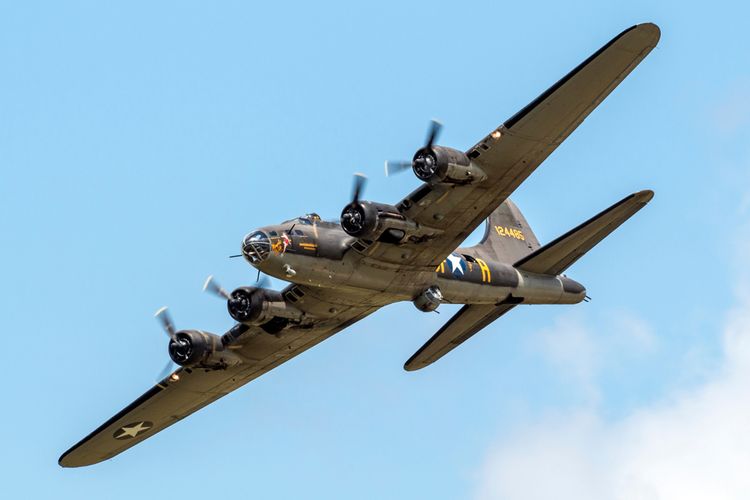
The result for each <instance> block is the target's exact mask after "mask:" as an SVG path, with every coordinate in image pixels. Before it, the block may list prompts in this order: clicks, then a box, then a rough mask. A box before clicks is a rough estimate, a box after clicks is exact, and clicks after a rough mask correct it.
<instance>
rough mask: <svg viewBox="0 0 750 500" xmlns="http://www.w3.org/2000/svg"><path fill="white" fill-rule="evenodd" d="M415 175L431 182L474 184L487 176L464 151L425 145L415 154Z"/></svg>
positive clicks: (413, 161)
mask: <svg viewBox="0 0 750 500" xmlns="http://www.w3.org/2000/svg"><path fill="white" fill-rule="evenodd" d="M412 170H413V171H414V175H416V176H417V178H419V179H420V180H422V181H424V182H427V183H430V184H437V183H441V182H444V183H448V184H472V183H474V182H481V181H483V180H485V179H486V178H487V174H485V173H484V171H483V170H482V169H481V168H479V167H478V166H477V165H475V164H473V163H472V162H471V160H469V157H468V156H466V155H465V154H464V153H463V152H461V151H458V150H456V149H452V148H447V147H444V146H429V147H424V148H422V149H420V150H419V151H417V152H416V153H415V154H414V159H413V160H412Z"/></svg>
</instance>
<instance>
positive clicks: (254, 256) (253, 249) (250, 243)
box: [242, 231, 271, 265]
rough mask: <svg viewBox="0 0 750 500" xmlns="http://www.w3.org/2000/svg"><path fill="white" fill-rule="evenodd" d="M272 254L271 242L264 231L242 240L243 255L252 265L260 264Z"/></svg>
mask: <svg viewBox="0 0 750 500" xmlns="http://www.w3.org/2000/svg"><path fill="white" fill-rule="evenodd" d="M270 253H271V240H270V239H269V238H268V235H267V234H266V233H264V232H263V231H255V232H252V233H250V234H248V235H247V236H245V239H244V240H242V255H244V256H245V259H247V260H248V261H249V262H250V263H251V264H254V265H255V264H260V263H261V262H263V261H264V260H266V259H267V258H268V256H269V255H270Z"/></svg>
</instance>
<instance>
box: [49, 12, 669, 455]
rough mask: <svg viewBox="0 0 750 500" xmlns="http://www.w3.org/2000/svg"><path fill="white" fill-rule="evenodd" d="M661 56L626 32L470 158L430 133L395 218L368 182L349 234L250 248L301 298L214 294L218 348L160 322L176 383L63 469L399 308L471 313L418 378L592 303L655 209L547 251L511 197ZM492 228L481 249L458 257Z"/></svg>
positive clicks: (95, 436)
mask: <svg viewBox="0 0 750 500" xmlns="http://www.w3.org/2000/svg"><path fill="white" fill-rule="evenodd" d="M658 40H659V28H658V27H657V26H655V25H653V24H641V25H637V26H633V27H632V28H629V29H627V30H625V31H623V32H622V33H620V34H619V35H617V36H616V37H615V38H614V39H613V40H612V41H610V42H609V43H607V44H606V45H605V46H604V47H602V48H601V49H600V50H598V51H597V52H596V53H594V54H593V55H592V56H591V57H589V58H588V59H586V60H585V61H584V62H583V63H582V64H580V65H579V66H578V67H576V68H575V69H573V71H571V72H570V73H568V74H567V75H566V76H565V77H564V78H563V79H562V80H560V81H559V82H557V83H555V84H554V85H553V86H552V87H550V88H549V89H548V90H547V91H545V92H544V93H543V94H541V95H540V96H539V97H538V98H536V99H535V100H534V101H532V102H531V103H530V104H529V105H527V106H526V107H524V108H523V109H522V110H521V111H519V112H518V113H516V114H515V115H513V116H512V117H511V118H510V119H509V120H507V121H506V122H505V123H503V124H502V125H500V126H499V127H498V128H497V129H495V130H493V131H492V132H491V133H490V134H489V135H488V136H487V137H485V138H483V139H482V140H480V141H479V142H478V143H477V144H476V145H475V146H473V147H471V148H469V149H468V150H467V151H466V152H461V151H457V150H455V149H451V148H447V147H444V146H438V145H436V144H435V143H434V141H435V139H436V136H437V134H438V131H439V127H438V126H437V125H436V124H434V123H433V127H432V130H431V131H430V134H429V136H428V140H427V144H426V145H425V146H424V147H422V148H421V149H419V150H418V151H417V153H416V154H415V155H414V159H413V161H412V162H410V163H409V164H408V166H409V167H411V168H412V169H413V171H414V173H415V174H416V176H417V177H418V178H419V179H420V180H422V181H424V183H423V184H422V185H421V186H420V187H419V188H418V189H417V190H415V191H414V192H412V193H411V194H409V195H408V196H406V198H404V199H403V200H401V201H400V202H398V203H397V204H396V205H387V204H383V203H374V202H369V201H363V200H361V199H360V194H361V189H362V185H363V179H362V178H357V181H356V182H355V189H354V196H353V199H352V201H351V203H349V204H348V205H347V206H346V207H344V210H343V212H342V214H341V220H340V223H330V222H324V221H322V220H320V218H319V217H318V216H316V215H314V214H313V215H309V216H305V217H300V218H298V219H294V220H290V221H287V222H284V223H282V224H279V225H275V226H267V227H263V228H261V229H259V230H257V231H254V232H251V233H250V234H249V235H248V236H246V237H245V239H244V240H243V242H242V255H243V256H244V258H245V259H246V260H247V261H248V262H249V263H250V264H251V265H252V266H254V267H255V268H257V269H258V270H259V272H260V271H262V272H263V273H267V274H268V275H271V276H274V277H277V278H280V279H283V280H286V281H289V282H291V284H290V285H289V286H288V287H287V288H285V289H284V290H282V291H280V292H279V291H273V290H268V289H265V288H262V287H260V286H255V287H252V286H249V287H242V288H238V289H237V290H234V291H233V292H231V293H228V292H226V291H225V290H224V289H222V288H221V287H220V286H218V285H217V284H216V282H214V281H212V280H211V279H209V280H208V281H207V283H206V287H207V288H209V289H210V290H212V291H214V292H215V293H217V294H219V295H221V296H223V297H224V298H226V299H227V307H228V310H229V314H230V315H231V316H232V318H233V319H234V320H235V321H236V322H237V323H236V324H235V325H234V326H233V327H232V328H231V329H230V330H229V331H228V332H226V333H225V334H223V335H221V336H219V335H214V334H212V333H208V332H205V331H201V330H180V331H176V330H175V328H174V326H173V324H172V321H171V320H170V319H169V316H168V315H167V314H166V311H165V310H163V309H162V310H160V311H159V313H157V316H158V317H159V318H160V319H161V321H162V322H163V325H164V327H165V329H166V331H167V334H168V335H169V338H170V340H169V355H170V357H171V358H172V360H174V362H175V363H177V364H178V365H180V368H179V369H178V370H177V371H175V372H174V373H172V374H170V375H169V376H166V377H165V378H164V379H163V380H161V381H160V382H159V383H158V384H156V385H155V386H154V387H152V388H151V389H149V390H148V391H146V393H145V394H143V395H142V396H141V397H139V398H138V399H136V400H135V401H134V402H133V403H131V404H130V405H129V406H127V407H126V408H125V409H123V410H122V411H121V412H119V413H118V414H117V415H115V416H114V417H112V418H111V419H109V420H108V421H107V422H105V423H104V424H102V425H101V426H100V427H99V428H98V429H96V430H95V431H94V432H92V433H91V434H89V435H88V436H86V437H85V438H84V439H83V440H81V441H80V442H79V443H78V444H76V445H75V446H73V447H72V448H71V449H70V450H68V451H67V452H65V453H64V454H63V455H62V457H60V460H59V463H60V465H62V466H64V467H79V466H83V465H90V464H94V463H97V462H100V461H102V460H106V459H109V458H111V457H113V456H115V455H117V454H118V453H121V452H122V451H124V450H126V449H128V448H130V447H131V446H133V445H135V444H137V443H139V442H140V441H142V440H144V439H147V438H149V437H150V436H152V435H154V434H156V433H157V432H159V431H161V430H162V429H164V428H165V427H168V426H170V425H172V424H173V423H175V422H177V421H178V420H180V419H182V418H185V417H186V416H188V415H190V414H191V413H193V412H194V411H196V410H198V409H200V408H202V407H203V406H205V405H207V404H209V403H211V402H213V401H215V400H217V399H218V398H220V397H222V396H224V395H225V394H228V393H229V392H231V391H233V390H235V389H237V388H238V387H240V386H242V385H244V384H246V383H247V382H249V381H251V380H253V379H254V378H256V377H259V376H260V375H262V374H264V373H266V372H268V371H269V370H271V369H273V368H275V367H277V366H278V365H280V364H282V363H284V362H285V361H288V360H289V359H291V358H292V357H294V356H296V355H298V354H300V353H301V352H303V351H305V350H307V349H309V348H310V347H312V346H314V345H315V344H317V343H318V342H321V341H323V340H325V339H326V338H328V337H330V336H331V335H333V334H335V333H337V332H339V331H341V330H343V329H344V328H346V327H348V326H350V325H352V324H353V323H355V322H357V321H359V320H361V319H362V318H364V317H365V316H367V315H369V314H371V313H372V312H374V311H376V310H377V309H379V308H380V307H383V306H385V305H387V304H390V303H393V302H396V301H405V300H409V301H413V302H414V305H415V306H416V307H417V309H419V310H421V311H434V310H435V309H436V308H437V307H438V306H439V305H440V304H441V303H443V302H447V303H454V304H465V305H464V306H463V308H461V309H460V310H459V311H458V313H456V314H455V315H454V316H453V317H452V318H451V319H450V320H449V321H448V322H447V323H446V324H445V325H444V326H443V327H442V328H441V329H440V330H439V331H438V332H437V333H436V334H435V335H434V336H433V337H432V338H431V339H430V340H428V341H427V343H425V344H424V345H423V346H422V347H421V348H419V349H418V350H417V352H416V353H415V354H414V355H413V356H412V357H411V358H409V360H408V361H407V362H406V365H405V368H406V369H407V370H417V369H420V368H423V367H425V366H427V365H429V364H430V363H433V362H434V361H436V360H437V359H439V358H440V357H442V356H444V355H445V354H446V353H448V352H449V351H450V350H451V349H453V348H455V347H457V346H458V345H459V344H461V343H462V342H464V341H465V340H466V339H468V338H469V337H471V336H472V335H474V334H475V333H477V332H478V331H480V330H481V329H482V328H484V327H485V326H487V325H489V324H490V323H491V322H493V321H494V320H496V319H497V318H499V317H500V316H502V315H503V314H505V313H506V312H508V311H510V310H511V309H513V308H514V307H515V306H516V305H518V304H575V303H577V302H580V301H581V300H583V299H584V298H585V296H586V291H585V289H584V287H583V286H582V285H580V284H579V283H577V282H575V281H573V280H572V279H570V278H568V277H566V276H564V275H563V274H562V273H563V272H564V271H565V270H566V269H567V268H568V267H569V266H570V265H571V264H573V263H574V262H575V261H576V260H578V258H579V257H581V256H582V255H583V254H584V253H586V252H587V251H588V250H590V249H591V248H592V247H593V246H594V245H596V244H597V243H598V242H599V241H601V240H602V239H603V238H604V237H606V236H607V235H608V234H609V233H611V232H612V231H613V230H614V229H615V228H617V227H618V226H619V225H620V224H622V223H623V222H624V221H625V220H627V219H628V218H629V217H631V216H632V215H633V214H635V213H636V212H637V211H638V210H640V209H641V208H642V207H643V206H644V205H645V204H646V203H648V201H649V200H650V199H651V198H652V196H653V193H652V192H651V191H641V192H638V193H635V194H631V195H630V196H627V197H625V198H624V199H622V200H621V201H619V202H618V203H616V204H615V205H613V206H611V207H610V208H608V209H606V210H605V211H603V212H601V213H600V214H598V215H597V216H595V217H593V218H592V219H590V220H588V221H586V222H584V223H583V224H581V225H579V226H578V227H576V228H574V229H572V230H571V231H569V232H568V233H566V234H564V235H562V236H560V237H559V238H557V239H555V240H553V241H552V242H550V243H548V244H546V245H544V246H540V244H539V242H538V241H537V239H536V237H535V236H534V233H533V232H532V231H531V228H530V227H529V225H528V223H527V222H526V219H525V218H524V217H523V215H521V212H520V211H519V210H518V208H517V207H516V206H515V205H514V204H513V203H512V202H511V201H510V200H509V199H508V196H509V195H510V194H511V193H512V192H513V191H514V190H515V189H516V188H517V187H518V186H519V184H521V182H523V180H524V179H526V177H528V176H529V175H530V174H531V173H532V172H533V171H534V169H535V168H537V167H538V166H539V164H540V163H542V161H543V160H544V159H545V158H547V156H549V154H550V153H552V151H554V150H555V148H557V146H558V145H560V143H561V142H562V141H563V140H564V139H565V138H566V137H568V135H570V133H571V132H573V130H574V129H575V128H576V127H577V126H578V125H580V124H581V122H582V121H583V120H584V119H585V118H586V116H588V114H589V113H590V112H591V111H592V110H593V109H594V108H595V107H596V106H597V105H598V104H599V103H600V102H601V101H602V100H603V99H604V98H605V97H606V96H607V95H608V94H609V93H610V92H611V91H612V90H613V89H614V88H615V87H616V86H617V85H618V84H619V83H620V82H621V81H622V80H623V79H624V78H625V77H626V76H627V75H628V74H629V73H630V72H631V71H632V70H633V68H635V66H637V65H638V63H640V62H641V60H643V58H644V57H646V55H647V54H648V53H649V52H650V51H651V49H653V48H654V46H655V45H656V43H657V42H658ZM390 167H391V169H392V170H393V169H400V168H402V167H403V165H401V164H391V165H390ZM485 219H488V221H487V229H486V232H485V235H484V238H483V239H482V241H481V243H479V244H478V245H476V246H474V247H471V248H457V247H458V245H459V244H460V243H461V242H462V241H464V239H465V238H466V237H467V236H468V235H469V233H471V232H472V231H473V230H474V229H475V228H476V227H477V226H478V225H479V224H480V223H481V222H482V221H483V220H485Z"/></svg>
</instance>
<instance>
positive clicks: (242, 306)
mask: <svg viewBox="0 0 750 500" xmlns="http://www.w3.org/2000/svg"><path fill="white" fill-rule="evenodd" d="M227 310H228V311H229V315H230V316H231V317H232V318H233V319H234V320H236V321H238V322H239V323H244V324H246V325H260V326H261V327H262V328H263V329H264V330H266V331H267V332H269V333H278V332H279V331H281V330H282V329H284V328H286V326H287V324H288V323H289V320H290V319H300V318H301V317H302V312H301V311H300V310H299V309H296V308H294V307H291V306H290V305H288V304H287V303H286V302H285V301H284V299H283V297H282V296H281V294H280V293H279V292H277V291H274V290H266V289H264V288H255V287H250V286H248V287H240V288H237V289H236V290H234V291H233V292H232V293H231V294H230V296H229V300H227Z"/></svg>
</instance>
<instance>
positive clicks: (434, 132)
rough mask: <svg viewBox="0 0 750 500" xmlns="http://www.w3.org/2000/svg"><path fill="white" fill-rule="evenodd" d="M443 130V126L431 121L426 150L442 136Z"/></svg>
mask: <svg viewBox="0 0 750 500" xmlns="http://www.w3.org/2000/svg"><path fill="white" fill-rule="evenodd" d="M442 128H443V124H442V123H440V122H439V121H437V120H431V121H430V131H429V132H428V134H427V142H426V143H425V146H424V147H426V148H431V147H432V145H433V144H434V143H435V141H436V140H437V138H438V136H439V135H440V129H442Z"/></svg>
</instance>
